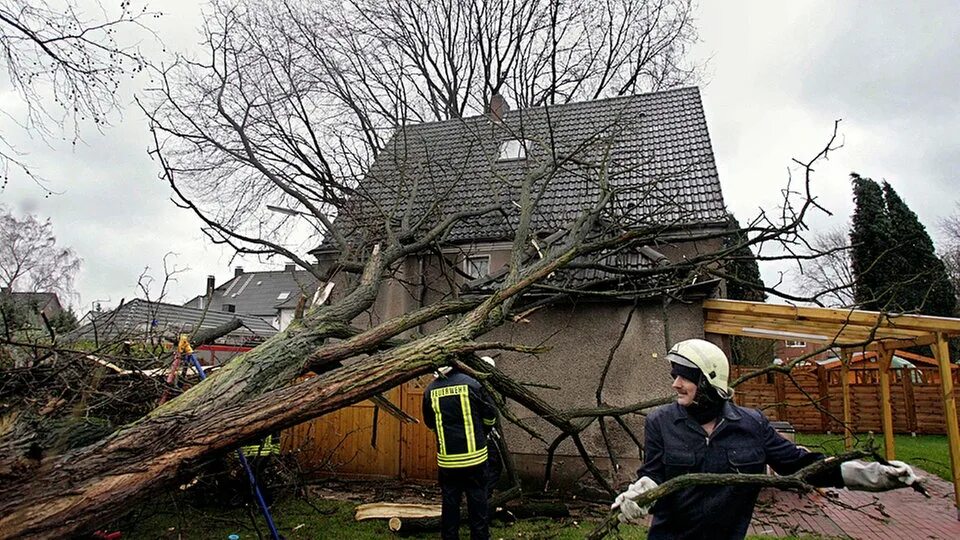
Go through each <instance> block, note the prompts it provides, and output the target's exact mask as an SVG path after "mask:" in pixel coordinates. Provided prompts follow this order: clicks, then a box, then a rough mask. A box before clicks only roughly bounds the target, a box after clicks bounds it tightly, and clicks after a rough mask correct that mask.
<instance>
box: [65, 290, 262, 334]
mask: <svg viewBox="0 0 960 540" xmlns="http://www.w3.org/2000/svg"><path fill="white" fill-rule="evenodd" d="M84 319H85V320H88V321H90V322H87V323H86V324H84V325H83V326H81V327H80V328H77V329H76V330H74V331H73V332H70V334H69V335H68V336H67V339H69V340H76V339H93V338H94V336H96V337H97V338H98V339H112V338H118V337H122V338H125V339H126V338H129V339H137V338H140V337H150V336H154V337H156V336H165V337H168V338H171V339H174V340H175V339H176V338H177V336H178V335H179V334H181V333H183V332H193V331H194V330H196V329H198V328H199V329H212V328H216V327H218V326H221V325H223V324H226V323H228V322H230V321H232V320H234V319H240V324H241V326H240V328H239V329H237V330H234V331H233V332H231V333H230V334H228V336H229V337H230V338H233V339H234V340H236V339H240V340H243V341H256V340H261V339H265V338H268V337H270V336H272V335H274V334H276V333H277V330H276V328H274V327H273V326H272V325H271V324H270V323H268V322H267V321H265V320H263V319H261V318H260V317H256V316H252V315H242V314H238V313H222V312H219V311H213V310H209V311H206V312H205V311H204V310H202V309H195V308H191V307H184V306H177V305H174V304H165V303H162V302H149V301H147V300H141V299H139V298H137V299H134V300H131V301H130V302H127V303H125V304H123V305H122V306H120V307H118V308H116V309H114V310H112V311H107V312H102V313H93V312H91V313H89V314H88V315H87V316H86V317H84Z"/></svg>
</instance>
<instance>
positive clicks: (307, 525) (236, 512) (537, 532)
mask: <svg viewBox="0 0 960 540" xmlns="http://www.w3.org/2000/svg"><path fill="white" fill-rule="evenodd" d="M165 499H166V500H162V499H159V500H157V501H155V503H154V504H151V505H148V506H145V507H144V508H142V509H141V510H138V511H135V512H133V513H132V514H131V515H129V516H127V517H126V518H125V519H123V520H121V521H119V522H117V523H114V524H112V525H111V527H109V530H118V529H119V530H121V531H123V538H125V539H127V538H132V539H164V540H167V539H170V540H172V539H181V538H182V539H194V538H197V539H204V540H205V539H208V538H210V539H225V538H227V536H228V535H230V534H231V533H236V534H239V535H240V538H241V539H254V538H257V533H256V531H255V530H254V529H253V525H252V521H251V516H250V514H248V512H247V511H246V510H244V509H242V508H237V509H219V508H217V509H205V510H195V509H191V508H186V507H184V506H183V505H182V503H181V504H177V505H175V504H174V502H173V499H172V498H169V497H166V498H165ZM355 506H356V503H353V502H350V501H334V500H328V499H312V500H310V501H307V500H304V499H297V498H288V499H286V500H284V501H281V502H279V503H277V504H275V505H274V506H273V508H272V512H273V517H274V520H275V521H276V523H277V526H278V528H279V530H280V534H282V535H283V536H284V537H285V538H288V539H290V540H293V539H311V540H312V539H333V540H354V539H357V540H367V539H371V540H372V539H377V538H384V537H387V538H389V537H391V536H392V535H391V533H390V532H389V530H388V529H387V525H386V521H385V520H369V521H362V522H357V521H354V519H353V512H354V508H355ZM176 508H180V511H179V512H178V511H177V510H176ZM253 512H254V514H253V519H255V520H256V524H257V527H259V529H260V532H261V534H263V535H264V538H269V535H268V534H267V531H266V527H265V525H264V522H263V518H262V516H260V514H259V513H258V512H257V511H256V509H253ZM497 524H498V522H495V525H497ZM595 525H596V523H594V522H592V521H587V522H582V523H581V522H579V521H577V520H574V519H555V520H554V519H534V520H522V521H518V522H516V523H514V524H512V525H499V526H494V527H493V528H492V530H491V538H493V539H494V540H496V539H547V538H549V539H555V540H575V539H581V538H583V537H585V536H586V535H587V534H588V533H589V532H590V531H592V530H593V527H594V526H595ZM620 533H621V537H622V538H624V539H625V540H642V539H644V538H646V531H645V530H644V529H643V528H642V527H634V526H628V525H622V526H621V527H620ZM437 537H438V534H437V533H432V534H419V535H413V536H408V537H406V538H416V539H427V538H429V539H435V538H437ZM461 537H463V538H467V537H469V533H468V532H467V530H466V528H464V529H463V531H462V532H461ZM767 538H771V537H765V536H751V537H748V539H751V540H761V539H767ZM799 538H802V539H803V540H815V538H816V537H810V536H804V537H799Z"/></svg>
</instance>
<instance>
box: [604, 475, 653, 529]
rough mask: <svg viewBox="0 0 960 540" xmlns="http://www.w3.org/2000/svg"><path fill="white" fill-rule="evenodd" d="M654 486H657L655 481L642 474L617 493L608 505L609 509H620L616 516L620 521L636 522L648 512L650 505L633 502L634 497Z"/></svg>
mask: <svg viewBox="0 0 960 540" xmlns="http://www.w3.org/2000/svg"><path fill="white" fill-rule="evenodd" d="M655 487H657V483H656V482H654V481H653V479H651V478H650V477H647V476H644V477H642V478H640V479H639V480H637V481H636V482H634V483H632V484H630V487H628V488H627V490H626V491H624V492H623V493H621V494H619V495H617V498H616V499H614V501H613V504H612V505H610V509H611V510H616V509H617V508H619V509H620V515H619V516H617V519H619V520H620V523H636V522H639V521H640V520H641V519H643V517H644V516H646V515H647V514H649V513H650V505H646V506H640V505H638V504H637V503H636V502H634V499H636V498H637V497H639V496H640V494H641V493H643V492H645V491H650V490H651V489H653V488H655Z"/></svg>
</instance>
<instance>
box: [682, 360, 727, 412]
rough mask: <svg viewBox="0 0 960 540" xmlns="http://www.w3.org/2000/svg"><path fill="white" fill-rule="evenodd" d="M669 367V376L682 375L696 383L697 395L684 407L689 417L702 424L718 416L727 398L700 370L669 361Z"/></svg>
mask: <svg viewBox="0 0 960 540" xmlns="http://www.w3.org/2000/svg"><path fill="white" fill-rule="evenodd" d="M670 368H671V369H670V376H671V377H677V376H679V377H683V378H684V379H686V380H688V381H690V382H692V383H694V384H696V385H697V395H696V396H695V397H694V399H693V403H691V404H690V405H687V406H686V407H684V408H685V409H686V411H687V414H688V415H690V417H691V418H693V419H694V420H695V421H696V422H697V423H698V424H701V425H702V424H706V423H707V422H709V421H711V420H713V419H715V418H717V417H719V416H720V414H721V413H722V412H723V405H724V403H725V402H726V401H727V400H726V399H724V398H723V397H722V396H721V395H720V393H719V392H717V389H716V388H714V387H713V386H712V385H710V383H709V382H707V379H706V377H704V376H703V372H702V371H700V370H699V369H698V368H695V367H690V366H684V365H682V364H678V363H676V362H670Z"/></svg>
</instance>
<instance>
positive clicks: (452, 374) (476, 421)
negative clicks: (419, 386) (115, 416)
mask: <svg viewBox="0 0 960 540" xmlns="http://www.w3.org/2000/svg"><path fill="white" fill-rule="evenodd" d="M423 419H424V423H425V424H426V425H427V427H428V428H430V429H431V430H432V431H433V432H434V433H435V434H436V436H437V465H438V466H439V473H438V477H439V481H440V491H441V494H442V496H443V506H442V509H441V514H440V529H441V537H442V538H443V539H444V540H448V539H456V538H459V529H460V500H461V498H462V497H463V495H464V494H466V496H467V512H468V514H469V516H470V518H469V519H470V538H471V539H472V540H487V539H488V538H490V532H489V527H488V524H487V489H486V485H487V484H486V480H487V432H488V431H489V430H490V428H492V427H493V425H494V423H495V422H496V419H497V410H496V406H495V405H494V403H493V400H492V399H491V398H490V395H489V394H488V393H487V392H486V391H485V390H484V389H483V387H482V386H481V385H480V383H479V382H477V380H476V379H474V378H473V377H471V376H469V375H467V374H466V373H463V372H461V371H459V370H457V369H455V368H449V367H444V368H441V369H440V370H439V377H437V380H435V381H433V382H432V383H430V385H429V386H428V387H427V389H426V391H425V392H424V394H423Z"/></svg>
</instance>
